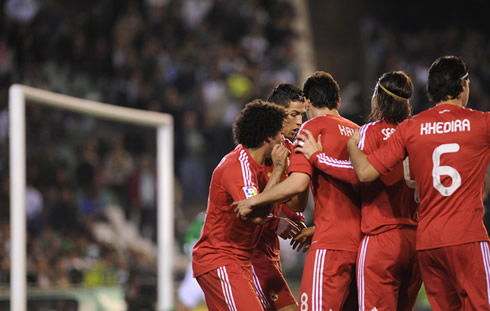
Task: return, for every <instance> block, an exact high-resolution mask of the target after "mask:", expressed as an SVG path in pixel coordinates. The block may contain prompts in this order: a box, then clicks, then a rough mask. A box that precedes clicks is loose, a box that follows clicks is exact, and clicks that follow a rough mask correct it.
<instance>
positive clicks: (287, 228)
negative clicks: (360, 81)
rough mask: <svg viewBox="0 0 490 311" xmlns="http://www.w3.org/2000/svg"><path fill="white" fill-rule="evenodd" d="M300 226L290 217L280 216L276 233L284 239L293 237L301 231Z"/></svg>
mask: <svg viewBox="0 0 490 311" xmlns="http://www.w3.org/2000/svg"><path fill="white" fill-rule="evenodd" d="M301 229H302V228H300V226H299V225H298V224H297V223H295V222H294V221H292V220H291V219H289V218H285V217H279V222H278V223H277V228H276V234H277V235H278V236H280V237H281V238H283V239H284V240H287V239H291V238H293V237H295V236H296V235H297V234H298V233H300V232H301Z"/></svg>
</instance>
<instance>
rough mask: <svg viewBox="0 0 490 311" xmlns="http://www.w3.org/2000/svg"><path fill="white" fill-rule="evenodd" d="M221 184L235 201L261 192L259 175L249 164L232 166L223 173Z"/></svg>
mask: <svg viewBox="0 0 490 311" xmlns="http://www.w3.org/2000/svg"><path fill="white" fill-rule="evenodd" d="M222 178H223V180H222V181H221V184H222V185H223V186H224V189H225V191H226V192H227V193H228V194H229V195H230V196H231V197H232V199H233V201H241V200H245V199H248V198H250V197H252V196H254V195H257V194H258V193H259V185H258V176H256V174H252V171H251V170H250V167H249V166H247V165H240V166H238V165H236V166H233V167H230V168H228V169H227V170H226V172H225V173H224V174H223V177H222Z"/></svg>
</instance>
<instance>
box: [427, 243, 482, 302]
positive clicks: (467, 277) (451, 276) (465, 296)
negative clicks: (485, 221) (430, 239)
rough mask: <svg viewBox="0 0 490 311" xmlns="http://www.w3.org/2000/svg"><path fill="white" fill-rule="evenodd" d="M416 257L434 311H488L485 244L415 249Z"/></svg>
mask: <svg viewBox="0 0 490 311" xmlns="http://www.w3.org/2000/svg"><path fill="white" fill-rule="evenodd" d="M418 257H419V263H420V271H421V272H422V279H423V281H424V286H425V291H426V292H427V298H428V299H429V303H430V305H431V307H432V309H433V310H434V311H439V310H444V311H451V310H465V311H469V310H475V311H476V310H478V311H484V310H490V250H489V248H488V242H473V243H467V244H461V245H455V246H446V247H441V248H436V249H428V250H419V251H418Z"/></svg>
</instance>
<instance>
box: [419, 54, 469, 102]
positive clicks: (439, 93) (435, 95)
mask: <svg viewBox="0 0 490 311" xmlns="http://www.w3.org/2000/svg"><path fill="white" fill-rule="evenodd" d="M468 78H469V75H468V67H467V66H466V64H465V62H464V61H463V59H462V58H461V57H458V56H442V57H439V58H438V59H436V61H435V62H434V63H432V65H431V66H430V68H429V78H428V81H427V87H426V92H427V96H428V97H429V99H430V100H431V101H433V102H434V103H440V102H442V101H446V100H448V99H454V98H458V97H459V96H460V94H461V92H463V86H464V84H465V82H466V79H468Z"/></svg>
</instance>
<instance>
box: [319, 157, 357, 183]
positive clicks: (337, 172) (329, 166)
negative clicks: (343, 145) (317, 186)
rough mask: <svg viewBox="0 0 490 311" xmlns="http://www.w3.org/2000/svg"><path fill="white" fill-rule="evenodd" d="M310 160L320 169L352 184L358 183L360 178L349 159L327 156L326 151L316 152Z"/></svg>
mask: <svg viewBox="0 0 490 311" xmlns="http://www.w3.org/2000/svg"><path fill="white" fill-rule="evenodd" d="M310 161H311V163H312V164H313V166H315V167H316V168H317V169H318V170H320V171H322V172H323V173H325V174H327V175H330V176H332V177H333V178H337V179H340V180H342V181H345V182H347V183H350V184H353V185H355V184H358V183H359V178H358V177H357V175H356V172H355V171H354V167H353V166H352V163H351V162H350V161H347V160H338V159H334V158H332V157H329V156H327V155H326V154H325V153H324V152H315V153H314V154H313V155H312V156H311V157H310Z"/></svg>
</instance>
